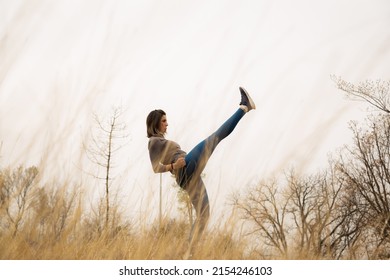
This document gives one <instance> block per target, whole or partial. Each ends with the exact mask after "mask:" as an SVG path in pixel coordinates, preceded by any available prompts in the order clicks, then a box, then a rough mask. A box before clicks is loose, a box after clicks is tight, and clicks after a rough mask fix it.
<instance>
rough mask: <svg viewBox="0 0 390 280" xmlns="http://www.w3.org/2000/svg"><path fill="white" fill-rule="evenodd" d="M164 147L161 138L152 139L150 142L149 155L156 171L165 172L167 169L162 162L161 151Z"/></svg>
mask: <svg viewBox="0 0 390 280" xmlns="http://www.w3.org/2000/svg"><path fill="white" fill-rule="evenodd" d="M163 148H164V143H163V141H160V139H156V140H154V141H153V140H150V142H149V157H150V162H151V163H152V168H153V171H154V173H163V172H166V169H165V167H164V165H163V164H161V162H160V161H161V158H160V157H161V152H162V150H163Z"/></svg>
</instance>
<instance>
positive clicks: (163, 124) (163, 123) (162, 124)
mask: <svg viewBox="0 0 390 280" xmlns="http://www.w3.org/2000/svg"><path fill="white" fill-rule="evenodd" d="M167 127H168V121H167V116H166V115H163V116H162V117H161V120H160V126H159V128H158V130H159V131H160V132H161V133H162V134H165V133H167Z"/></svg>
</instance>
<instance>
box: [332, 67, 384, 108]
mask: <svg viewBox="0 0 390 280" xmlns="http://www.w3.org/2000/svg"><path fill="white" fill-rule="evenodd" d="M331 79H332V80H333V81H334V82H335V83H336V85H337V87H338V88H339V89H341V90H342V91H344V92H345V94H346V95H347V96H348V97H349V98H351V99H353V100H363V101H366V102H367V103H369V104H370V105H372V106H374V107H376V108H377V109H379V110H381V111H383V112H385V113H390V81H382V80H376V81H372V80H366V81H364V82H360V83H359V84H358V85H355V84H353V83H350V82H347V81H345V80H343V79H342V78H341V77H338V76H335V75H332V76H331Z"/></svg>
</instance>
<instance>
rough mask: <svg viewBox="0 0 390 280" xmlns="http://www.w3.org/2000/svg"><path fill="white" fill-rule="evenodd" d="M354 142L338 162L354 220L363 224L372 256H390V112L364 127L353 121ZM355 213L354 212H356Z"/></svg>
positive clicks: (363, 230)
mask: <svg viewBox="0 0 390 280" xmlns="http://www.w3.org/2000/svg"><path fill="white" fill-rule="evenodd" d="M351 129H352V131H353V135H354V145H353V146H351V147H345V149H344V152H343V153H342V154H341V155H340V159H339V161H338V164H337V171H338V176H339V178H340V180H343V181H344V182H346V184H348V191H347V192H346V193H345V194H344V199H345V205H348V206H349V208H350V210H349V212H350V213H349V215H351V217H353V219H352V220H351V221H350V222H353V223H355V224H357V225H359V228H358V229H356V231H358V236H360V237H361V238H364V241H365V244H366V247H367V246H369V247H367V250H366V251H367V253H368V254H369V256H370V257H373V258H377V257H387V258H389V257H390V250H389V249H388V247H389V245H390V116H389V115H387V114H386V115H379V116H373V117H371V118H370V124H369V128H368V129H366V130H364V129H362V128H359V127H358V125H357V124H356V123H352V125H351ZM352 214H353V216H352Z"/></svg>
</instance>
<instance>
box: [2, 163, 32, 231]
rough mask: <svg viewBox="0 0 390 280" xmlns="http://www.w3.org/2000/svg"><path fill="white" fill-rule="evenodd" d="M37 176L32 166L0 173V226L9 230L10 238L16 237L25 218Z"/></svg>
mask: <svg viewBox="0 0 390 280" xmlns="http://www.w3.org/2000/svg"><path fill="white" fill-rule="evenodd" d="M37 175H38V169H37V168H36V167H34V166H33V167H29V168H24V167H22V166H20V167H18V168H17V169H15V170H13V171H12V170H10V169H4V170H1V171H0V211H1V213H0V226H2V227H3V228H4V227H5V228H8V229H10V230H11V232H12V233H11V235H12V236H16V234H17V233H18V230H19V226H20V225H21V223H22V221H23V218H24V217H25V212H26V209H27V208H28V207H29V200H28V198H29V194H30V192H31V190H32V188H33V186H34V180H35V178H36V177H37ZM3 217H4V218H3Z"/></svg>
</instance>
